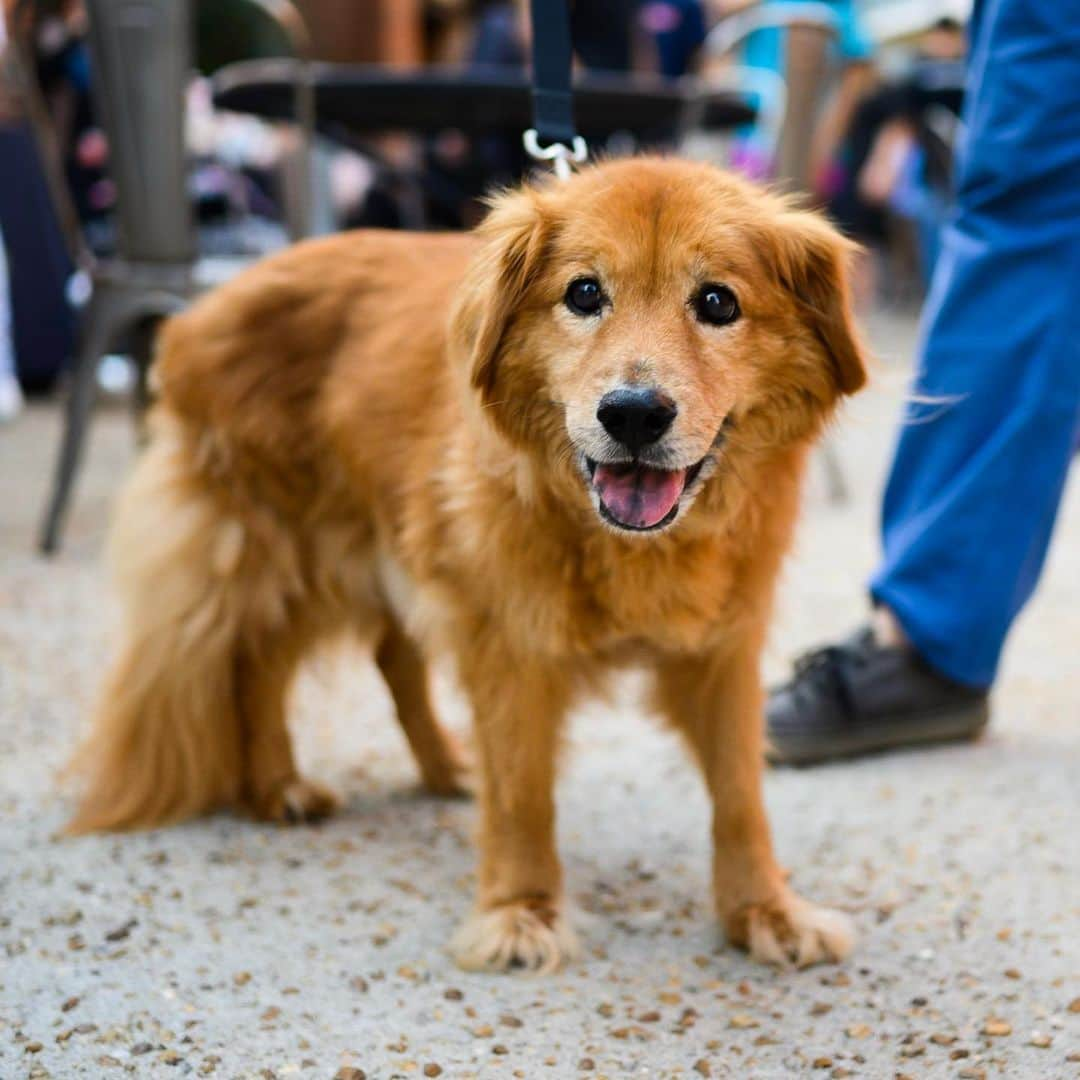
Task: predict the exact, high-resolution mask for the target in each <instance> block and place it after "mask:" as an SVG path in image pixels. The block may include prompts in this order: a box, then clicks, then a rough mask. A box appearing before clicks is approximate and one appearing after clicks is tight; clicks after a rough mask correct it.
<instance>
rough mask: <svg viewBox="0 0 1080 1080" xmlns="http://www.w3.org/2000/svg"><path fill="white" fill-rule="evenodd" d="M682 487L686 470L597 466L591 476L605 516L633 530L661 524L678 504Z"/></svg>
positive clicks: (636, 466) (633, 466)
mask: <svg viewBox="0 0 1080 1080" xmlns="http://www.w3.org/2000/svg"><path fill="white" fill-rule="evenodd" d="M685 484H686V470H685V469H677V470H675V471H668V470H666V469H650V468H649V467H648V466H645V465H597V466H596V472H595V473H593V487H595V488H596V490H597V493H598V494H599V496H600V501H601V502H602V503H603V504H604V506H605V507H606V508H607V511H608V513H609V514H611V516H612V517H613V518H615V520H616V521H618V522H619V523H620V524H622V525H629V526H631V527H632V528H635V529H648V528H651V527H652V526H653V525H657V524H659V523H660V522H661V521H663V520H664V518H665V517H667V515H668V514H669V513H671V508H672V507H673V506H674V505H675V504H676V503H677V502H678V501H679V496H680V495H681V494H682V490H683V487H684V486H685Z"/></svg>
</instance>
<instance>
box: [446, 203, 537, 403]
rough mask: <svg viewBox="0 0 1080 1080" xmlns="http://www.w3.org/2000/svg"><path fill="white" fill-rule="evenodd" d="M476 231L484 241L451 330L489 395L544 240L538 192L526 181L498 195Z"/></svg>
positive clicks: (473, 379)
mask: <svg viewBox="0 0 1080 1080" xmlns="http://www.w3.org/2000/svg"><path fill="white" fill-rule="evenodd" d="M476 232H477V235H478V236H479V237H480V239H481V242H482V245H483V246H482V247H481V250H480V252H479V253H478V254H477V256H476V257H475V259H474V261H473V263H472V265H471V266H470V268H469V272H468V274H467V275H466V277H465V281H464V283H463V285H462V289H461V292H460V294H459V299H458V303H457V306H456V308H455V311H454V315H453V321H452V324H451V335H452V339H453V341H454V343H455V346H456V348H457V350H459V351H460V352H461V353H463V354H464V358H465V363H466V364H467V365H468V373H469V382H470V384H471V385H472V387H473V388H474V389H476V390H479V391H480V392H481V394H482V395H483V396H484V397H485V398H487V397H488V396H489V395H490V393H491V391H492V389H493V388H494V385H495V377H496V372H497V370H498V360H499V353H500V352H501V351H502V348H503V345H504V341H505V337H506V332H507V330H508V329H509V326H510V321H511V318H512V316H513V314H514V312H515V310H516V309H517V308H518V306H519V305H520V304H521V302H522V300H523V299H524V297H525V294H526V292H527V291H528V288H529V286H530V284H531V283H532V282H533V280H535V277H536V273H537V271H538V269H539V266H540V262H541V256H542V253H543V249H544V245H545V243H546V241H547V232H548V229H547V222H546V219H545V215H544V210H543V206H542V205H541V196H540V195H539V193H538V192H536V191H534V190H532V189H530V188H527V187H526V188H521V189H519V190H516V191H512V192H508V193H505V194H502V195H499V196H498V197H497V198H496V199H495V200H494V201H493V202H492V205H491V212H490V213H489V214H488V216H487V217H486V218H485V219H484V221H483V222H482V223H481V224H480V225H479V226H478V227H477V230H476Z"/></svg>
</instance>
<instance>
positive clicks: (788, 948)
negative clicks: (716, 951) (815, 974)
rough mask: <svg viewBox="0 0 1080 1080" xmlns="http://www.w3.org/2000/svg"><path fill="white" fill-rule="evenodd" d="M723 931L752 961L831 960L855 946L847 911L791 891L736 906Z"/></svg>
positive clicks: (785, 964)
mask: <svg viewBox="0 0 1080 1080" xmlns="http://www.w3.org/2000/svg"><path fill="white" fill-rule="evenodd" d="M727 934H728V938H729V940H730V941H731V942H732V943H733V944H735V945H738V946H740V947H741V948H744V949H746V951H747V952H748V953H749V954H750V955H751V956H752V957H753V958H754V959H755V960H758V961H760V962H761V963H764V964H775V965H776V966H778V967H789V966H791V965H792V964H794V965H795V966H796V967H801V968H802V967H809V966H810V965H811V964H827V963H835V962H836V961H838V960H843V959H844V957H846V956H847V955H848V953H849V952H851V948H852V946H853V945H854V944H855V927H854V926H853V925H852V922H851V920H850V919H849V918H848V916H847V915H844V914H842V913H841V912H839V911H833V910H831V909H830V908H823V907H817V906H815V905H814V904H811V903H810V902H809V901H808V900H804V899H803V898H802V897H801V896H798V895H796V894H795V893H793V892H784V893H782V894H781V895H780V896H777V897H775V898H773V899H772V900H767V901H765V902H764V903H758V904H747V905H745V906H744V907H741V908H739V909H738V910H737V911H735V912H734V913H733V914H732V915H731V916H729V917H728V919H727Z"/></svg>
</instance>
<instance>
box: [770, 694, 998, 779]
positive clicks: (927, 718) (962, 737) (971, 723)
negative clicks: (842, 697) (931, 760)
mask: <svg viewBox="0 0 1080 1080" xmlns="http://www.w3.org/2000/svg"><path fill="white" fill-rule="evenodd" d="M989 719H990V705H989V703H988V702H986V701H980V702H979V703H978V704H975V705H971V706H969V707H967V708H964V709H960V710H957V709H956V708H955V707H950V708H948V709H938V710H936V711H934V712H929V713H927V712H921V713H919V714H917V715H916V716H911V717H908V718H898V719H894V720H891V721H889V722H887V723H876V724H875V725H874V727H873V730H871V731H866V732H864V733H862V734H845V735H837V736H832V737H830V736H815V737H814V738H813V739H808V740H806V741H805V742H803V741H801V740H793V739H785V740H784V741H783V743H782V744H777V743H775V742H770V743H769V745H767V747H766V750H765V759H766V760H767V761H768V762H769V764H770V765H817V764H820V763H821V762H823V761H836V760H840V759H844V758H854V757H862V756H863V755H865V754H875V753H881V752H884V751H887V750H898V749H901V748H905V747H912V748H915V747H918V746H931V745H933V744H935V743H949V742H968V741H971V740H973V739H977V738H978V737H979V736H980V735H981V734H982V732H983V730H984V729H985V728H986V725H987V722H988V721H989Z"/></svg>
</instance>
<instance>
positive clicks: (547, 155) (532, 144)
mask: <svg viewBox="0 0 1080 1080" xmlns="http://www.w3.org/2000/svg"><path fill="white" fill-rule="evenodd" d="M521 141H522V142H523V143H524V144H525V153H527V154H528V155H529V157H531V158H532V159H533V160H534V161H549V162H551V167H552V168H553V169H554V170H555V175H556V176H557V177H558V178H559V179H560V180H568V179H569V178H570V173H571V172H572V171H573V166H574V165H580V164H582V163H583V162H584V161H585V160H586V159H587V158H588V156H589V148H588V146H586V145H585V140H584V139H583V138H582V137H581V136H580V135H575V136H574V141H573V142H572V143H571V144H570V146H567V145H566V143H561V142H556V143H552V144H551V145H550V146H541V145H540V136H539V135H538V134H537V133H536V128H529V130H528V131H526V132H525V134H524V135H523V136H522V139H521Z"/></svg>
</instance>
